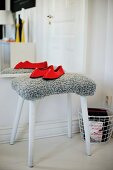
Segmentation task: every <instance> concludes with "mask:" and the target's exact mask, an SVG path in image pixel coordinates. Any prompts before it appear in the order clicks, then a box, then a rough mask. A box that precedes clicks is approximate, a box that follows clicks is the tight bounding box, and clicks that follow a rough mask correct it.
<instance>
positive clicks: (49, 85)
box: [12, 73, 96, 100]
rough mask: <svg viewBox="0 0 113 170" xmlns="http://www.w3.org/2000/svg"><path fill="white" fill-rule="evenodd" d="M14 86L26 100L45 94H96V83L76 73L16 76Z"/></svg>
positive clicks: (38, 97)
mask: <svg viewBox="0 0 113 170" xmlns="http://www.w3.org/2000/svg"><path fill="white" fill-rule="evenodd" d="M12 88H13V89H14V90H15V91H16V92H17V93H18V94H19V95H20V96H21V97H22V98H24V99H26V100H36V99H40V98H42V97H45V96H50V95H54V94H62V93H63V94H64V93H76V94H78V95H80V96H91V95H94V92H95V90H96V84H95V83H94V81H92V80H91V79H89V78H87V77H85V76H83V75H80V74H75V73H65V74H64V75H63V76H61V77H60V78H58V79H54V80H44V79H42V78H36V79H31V78H29V77H28V76H24V77H19V78H15V79H13V81H12Z"/></svg>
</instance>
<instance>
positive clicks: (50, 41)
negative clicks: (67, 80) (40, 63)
mask: <svg viewBox="0 0 113 170" xmlns="http://www.w3.org/2000/svg"><path fill="white" fill-rule="evenodd" d="M83 1H84V0H48V3H49V5H48V6H49V9H48V15H47V16H46V17H47V25H48V26H47V29H48V31H47V34H48V35H47V41H46V42H47V46H46V52H47V53H46V56H47V60H48V62H49V64H54V65H55V66H57V65H63V67H64V69H65V70H66V71H68V72H83V67H84V63H83V62H84V59H83V57H84V52H83V49H84V47H83V46H84V43H83V42H84V38H83V37H84V35H83V31H84V25H83V23H84V22H83V19H84V18H83V17H84V10H83V8H84V7H83ZM51 17H52V18H51Z"/></svg>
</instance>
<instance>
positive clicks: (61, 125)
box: [0, 119, 79, 143]
mask: <svg viewBox="0 0 113 170" xmlns="http://www.w3.org/2000/svg"><path fill="white" fill-rule="evenodd" d="M11 131H12V128H11V127H0V143H9V140H10V136H11ZM78 132H79V121H78V119H75V120H72V133H78ZM66 134H67V121H66V120H60V121H46V122H39V123H36V125H35V139H40V138H47V137H53V136H60V135H66ZM27 139H28V124H24V125H21V126H19V127H18V132H17V137H16V141H22V140H27Z"/></svg>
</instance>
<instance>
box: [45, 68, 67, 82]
mask: <svg viewBox="0 0 113 170" xmlns="http://www.w3.org/2000/svg"><path fill="white" fill-rule="evenodd" d="M64 73H65V72H64V69H63V68H62V66H58V67H57V68H56V69H55V70H54V69H49V70H48V71H47V72H46V73H45V74H44V76H43V79H57V78H59V77H61V76H62V75H63V74H64Z"/></svg>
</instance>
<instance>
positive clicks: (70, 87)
mask: <svg viewBox="0 0 113 170" xmlns="http://www.w3.org/2000/svg"><path fill="white" fill-rule="evenodd" d="M12 88H13V89H14V90H15V91H16V93H17V94H18V105H17V111H16V115H15V121H14V124H13V129H12V134H11V139H10V144H14V141H15V137H16V132H17V128H18V124H19V119H20V115H21V110H22V106H23V102H24V100H28V102H29V148H28V166H29V167H33V141H34V125H35V102H36V100H39V99H41V98H43V97H46V96H50V95H55V94H67V99H68V100H67V101H68V103H67V109H68V110H67V113H68V137H72V113H71V93H75V94H78V95H80V100H81V109H82V116H83V122H84V130H85V139H86V153H87V155H91V151H90V133H89V121H88V111H87V96H92V95H94V92H95V90H96V84H95V83H94V81H92V80H91V79H89V78H87V77H85V76H83V75H81V74H75V73H65V74H64V75H63V76H61V77H60V78H58V79H54V80H44V79H42V78H37V79H31V78H29V77H28V76H24V77H19V78H15V79H13V81H12Z"/></svg>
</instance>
